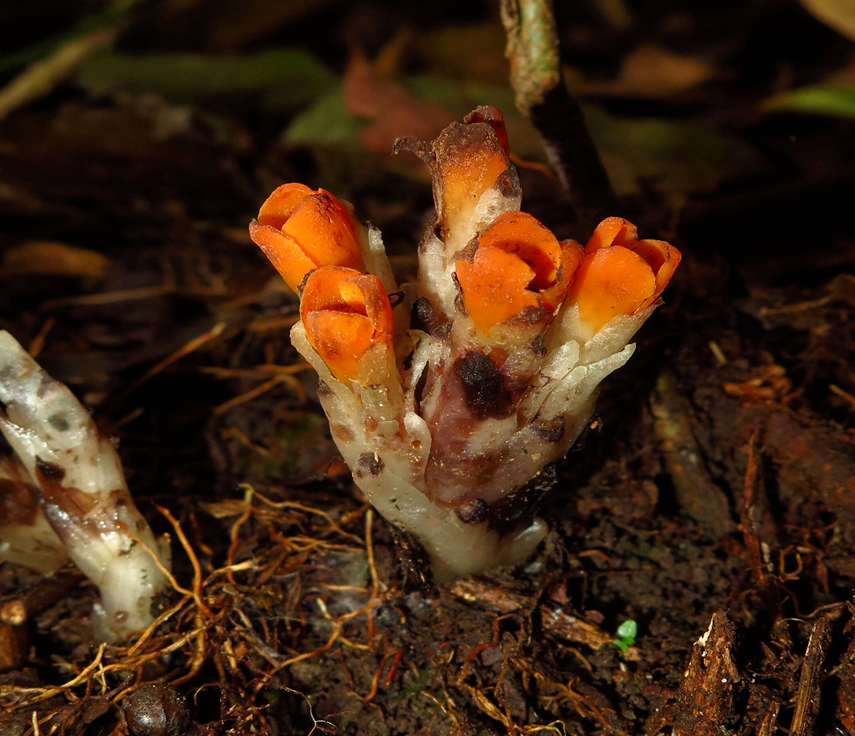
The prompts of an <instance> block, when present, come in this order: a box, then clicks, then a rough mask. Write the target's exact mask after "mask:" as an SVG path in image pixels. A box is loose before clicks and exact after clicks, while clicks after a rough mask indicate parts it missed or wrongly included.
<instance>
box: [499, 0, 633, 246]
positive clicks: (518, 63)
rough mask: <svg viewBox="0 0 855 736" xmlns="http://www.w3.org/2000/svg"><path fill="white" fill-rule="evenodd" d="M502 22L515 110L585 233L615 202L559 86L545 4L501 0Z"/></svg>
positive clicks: (551, 21) (573, 105)
mask: <svg viewBox="0 0 855 736" xmlns="http://www.w3.org/2000/svg"><path fill="white" fill-rule="evenodd" d="M502 22H503V23H504V25H505V32H506V33H507V36H508V45H507V49H506V51H505V54H506V55H507V57H508V58H509V59H510V62H511V86H513V88H514V92H515V93H516V103H517V107H518V108H519V110H520V112H522V113H523V114H524V115H526V116H527V117H528V118H530V119H531V122H532V123H533V124H534V126H535V127H536V128H537V132H538V133H539V134H540V138H541V141H542V143H543V147H544V149H545V150H546V156H547V158H548V159H549V162H550V164H551V165H552V167H553V168H554V169H555V172H556V174H557V175H558V179H559V181H560V182H561V184H562V186H563V187H564V189H566V190H567V192H568V193H569V195H570V201H571V202H572V204H573V208H574V210H575V211H576V218H577V220H578V222H579V224H580V226H581V227H582V228H584V230H585V231H586V232H590V231H591V230H592V229H593V227H594V226H595V225H596V224H597V223H598V222H599V221H600V220H602V219H603V218H604V217H607V216H608V215H610V214H614V208H615V204H616V199H615V194H614V191H613V190H612V186H611V182H609V177H608V174H607V173H606V170H605V168H604V167H603V163H602V161H600V156H599V154H598V153H597V149H596V147H595V146H594V142H593V140H591V136H590V134H589V133H588V129H587V127H586V125H585V117H584V114H583V113H582V108H581V106H580V105H579V103H578V102H577V101H576V99H575V98H574V97H572V96H571V95H570V93H569V91H568V90H567V87H566V86H565V84H564V79H563V77H562V74H561V59H560V55H559V48H558V35H557V33H556V30H555V18H554V16H553V14H552V7H551V0H502Z"/></svg>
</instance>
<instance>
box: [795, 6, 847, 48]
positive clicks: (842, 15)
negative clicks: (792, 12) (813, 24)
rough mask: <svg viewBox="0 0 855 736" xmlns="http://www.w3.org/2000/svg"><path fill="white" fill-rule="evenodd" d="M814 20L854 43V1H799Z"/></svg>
mask: <svg viewBox="0 0 855 736" xmlns="http://www.w3.org/2000/svg"><path fill="white" fill-rule="evenodd" d="M801 3H802V5H803V6H804V8H805V10H807V11H808V12H809V13H810V14H811V15H812V16H813V17H814V18H816V19H817V20H819V21H821V22H822V23H825V25H827V26H828V27H829V28H833V29H834V30H835V31H837V32H838V33H839V34H841V35H842V36H846V38H848V39H849V40H850V41H855V0H801Z"/></svg>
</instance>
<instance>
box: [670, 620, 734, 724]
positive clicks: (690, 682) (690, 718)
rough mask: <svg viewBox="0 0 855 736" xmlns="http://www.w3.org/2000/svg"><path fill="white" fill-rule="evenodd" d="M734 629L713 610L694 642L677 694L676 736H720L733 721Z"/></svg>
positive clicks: (729, 622)
mask: <svg viewBox="0 0 855 736" xmlns="http://www.w3.org/2000/svg"><path fill="white" fill-rule="evenodd" d="M735 635H736V632H735V628H734V626H733V623H731V621H730V619H729V618H728V617H727V614H726V613H725V612H724V611H716V612H715V613H714V614H713V616H712V619H711V620H710V625H709V628H708V629H707V630H706V632H705V633H704V635H703V636H702V637H701V638H700V639H698V641H697V642H696V643H695V647H694V649H693V650H692V659H691V661H690V662H689V667H688V668H687V669H686V673H685V678H684V680H683V682H682V684H681V686H680V692H679V694H678V705H677V715H676V717H675V719H674V734H675V735H676V736H684V735H685V736H724V734H728V733H730V728H729V725H730V723H731V722H732V719H733V715H734V712H733V692H734V688H735V686H736V683H737V682H738V681H739V672H738V670H737V669H736V664H735V663H734V661H733V656H732V651H733V647H734V644H735Z"/></svg>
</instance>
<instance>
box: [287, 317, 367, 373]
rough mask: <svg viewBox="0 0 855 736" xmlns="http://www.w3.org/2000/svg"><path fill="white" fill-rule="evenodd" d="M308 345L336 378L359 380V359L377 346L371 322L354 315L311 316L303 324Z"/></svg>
mask: <svg viewBox="0 0 855 736" xmlns="http://www.w3.org/2000/svg"><path fill="white" fill-rule="evenodd" d="M303 325H304V326H305V328H306V335H307V336H308V338H309V343H310V344H311V346H312V347H313V348H314V349H315V350H316V351H317V353H318V355H320V356H321V358H322V359H323V361H324V363H326V364H327V366H328V367H329V369H330V370H331V371H332V372H333V375H335V377H336V378H338V379H340V380H343V379H355V378H358V377H359V359H360V358H361V357H362V356H363V354H364V353H365V351H366V350H368V348H370V347H371V346H372V345H373V344H374V339H373V337H374V327H373V326H372V324H371V320H369V319H368V317H365V316H364V315H361V314H353V313H352V312H310V313H309V314H308V315H306V318H305V319H304V320H303Z"/></svg>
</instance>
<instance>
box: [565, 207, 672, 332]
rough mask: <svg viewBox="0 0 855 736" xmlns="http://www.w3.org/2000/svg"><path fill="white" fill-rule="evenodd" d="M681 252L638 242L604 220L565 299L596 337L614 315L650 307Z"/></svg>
mask: <svg viewBox="0 0 855 736" xmlns="http://www.w3.org/2000/svg"><path fill="white" fill-rule="evenodd" d="M680 258H681V256H680V251H679V250H677V248H675V247H674V246H673V245H670V244H668V243H666V242H665V241H663V240H639V239H638V230H637V228H636V227H635V225H633V224H632V223H631V222H629V221H627V220H624V219H623V218H621V217H609V218H607V219H605V220H603V221H602V222H601V223H600V224H599V225H597V228H596V229H595V230H594V234H593V235H592V236H591V239H590V240H589V241H588V244H587V245H586V246H585V256H584V258H583V259H582V263H581V265H580V266H579V269H578V271H577V272H576V277H575V279H574V281H573V288H572V289H571V293H570V298H571V299H572V300H574V301H575V302H576V303H577V304H578V305H579V316H580V318H581V319H582V320H583V321H584V322H586V323H587V324H588V325H589V326H590V327H591V328H592V329H593V330H594V331H595V332H596V331H597V330H599V329H600V328H601V327H602V326H603V325H605V324H606V323H607V322H609V321H610V320H611V319H612V318H613V317H616V316H617V315H619V314H633V313H635V312H637V311H638V310H640V309H644V308H646V307H649V306H650V305H651V304H653V302H654V301H656V299H657V298H658V297H659V295H660V294H661V293H662V291H663V289H664V288H665V287H666V286H667V285H668V282H669V281H670V280H671V277H672V276H673V275H674V271H676V269H677V266H678V265H679V264H680Z"/></svg>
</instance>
